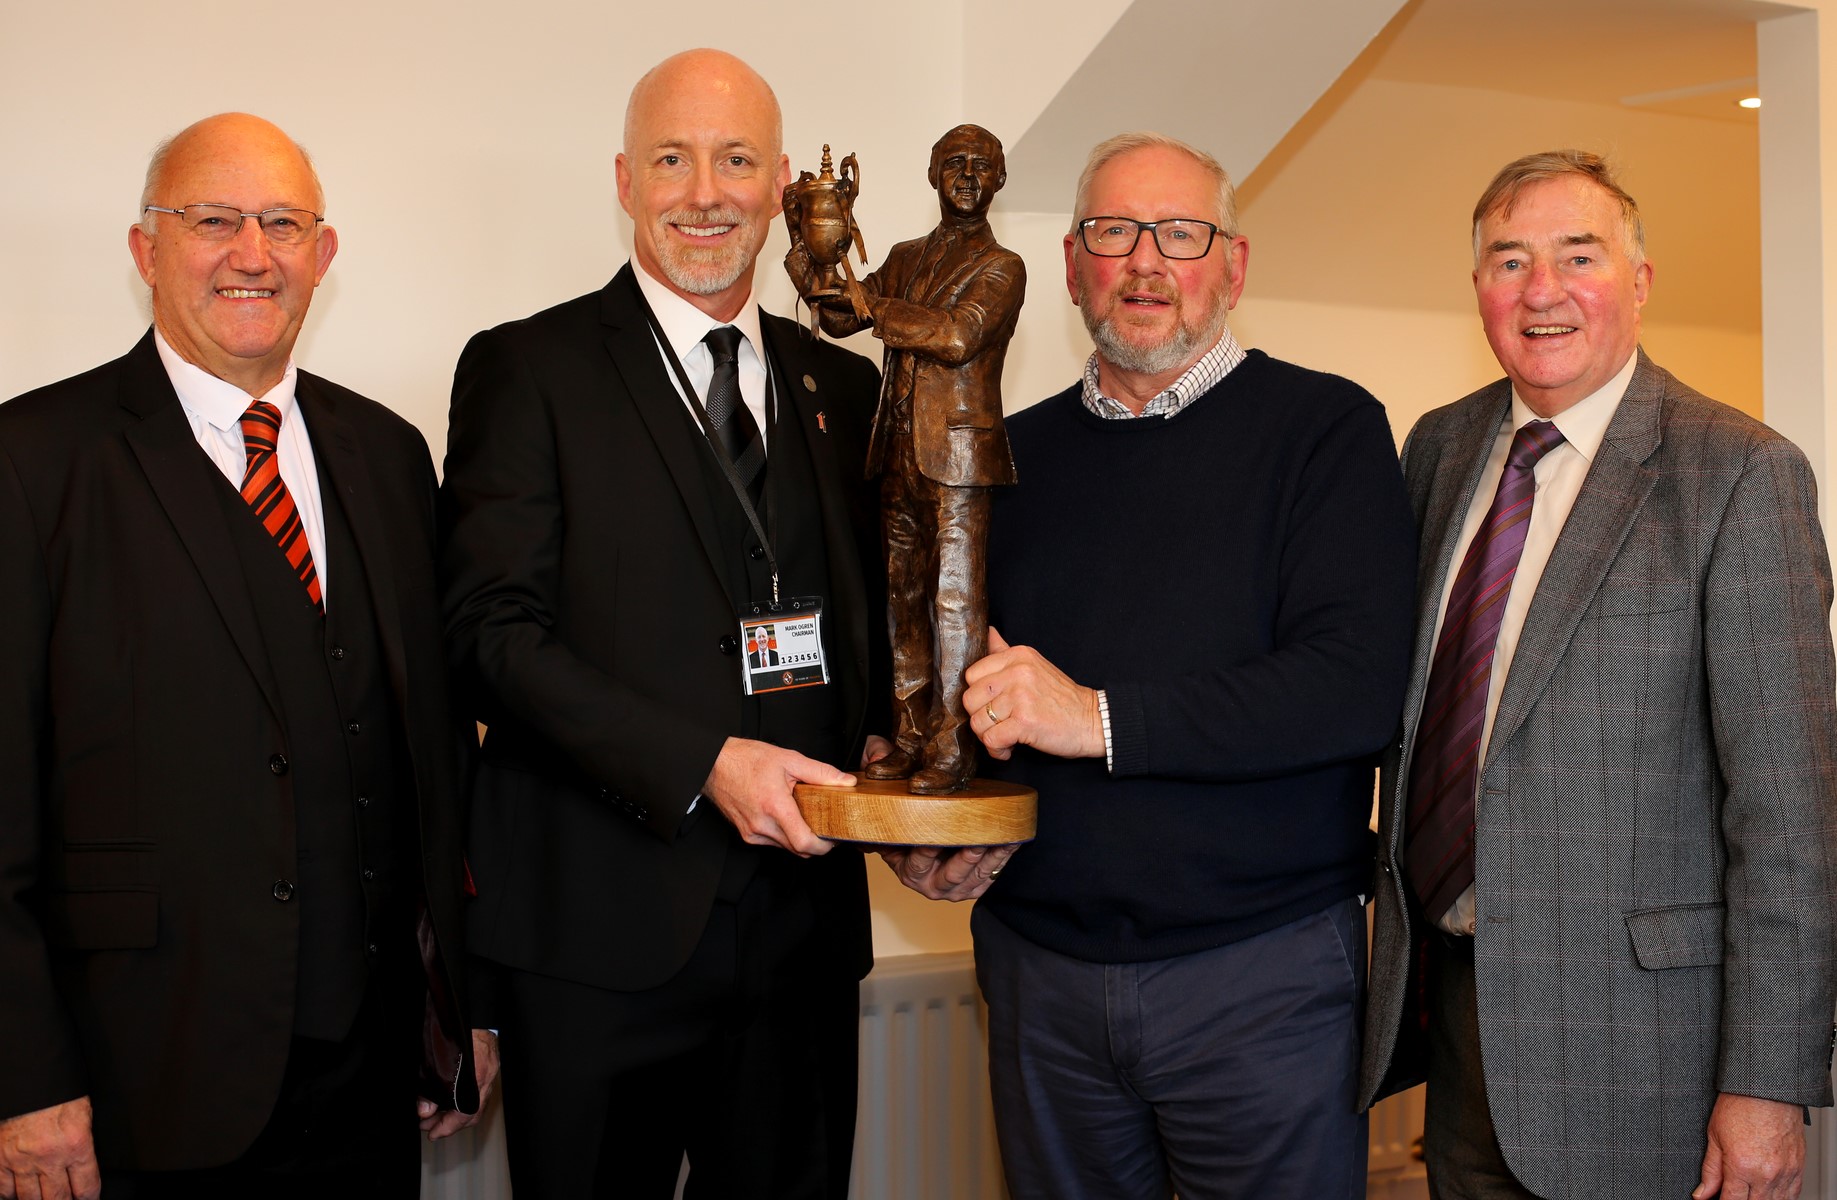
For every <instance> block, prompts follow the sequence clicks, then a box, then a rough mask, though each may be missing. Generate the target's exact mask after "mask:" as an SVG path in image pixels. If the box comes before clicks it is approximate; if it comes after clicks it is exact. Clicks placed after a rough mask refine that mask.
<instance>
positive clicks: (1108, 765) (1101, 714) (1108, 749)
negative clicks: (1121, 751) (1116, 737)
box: [1097, 688, 1116, 771]
mask: <svg viewBox="0 0 1837 1200" xmlns="http://www.w3.org/2000/svg"><path fill="white" fill-rule="evenodd" d="M1097 719H1098V720H1099V721H1101V722H1103V769H1104V770H1106V771H1115V770H1116V745H1115V743H1114V742H1113V741H1112V740H1111V737H1110V693H1108V692H1106V691H1104V690H1103V689H1102V688H1098V689H1097Z"/></svg>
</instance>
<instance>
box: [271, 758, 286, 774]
mask: <svg viewBox="0 0 1837 1200" xmlns="http://www.w3.org/2000/svg"><path fill="white" fill-rule="evenodd" d="M268 769H269V770H270V771H272V772H274V773H275V774H276V775H285V774H287V756H286V755H285V754H270V755H269V756H268Z"/></svg>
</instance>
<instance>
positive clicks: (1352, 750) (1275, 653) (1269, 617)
mask: <svg viewBox="0 0 1837 1200" xmlns="http://www.w3.org/2000/svg"><path fill="white" fill-rule="evenodd" d="M1235 207H1236V205H1235V201H1234V197H1233V194H1232V190H1231V184H1230V181H1229V179H1228V178H1227V177H1226V175H1225V172H1224V170H1223V169H1222V168H1221V167H1220V166H1219V165H1218V163H1217V162H1216V161H1214V160H1213V159H1212V158H1211V157H1209V156H1208V155H1205V154H1203V153H1201V152H1200V151H1197V150H1194V149H1193V148H1191V147H1189V146H1186V145H1183V144H1181V143H1179V142H1175V141H1173V140H1172V139H1168V138H1163V137H1160V136H1158V135H1153V134H1124V135H1122V136H1119V137H1115V138H1111V139H1110V140H1108V141H1106V142H1104V143H1102V144H1101V145H1099V146H1098V147H1097V148H1096V149H1095V150H1094V151H1093V152H1092V155H1091V159H1090V161H1089V163H1088V164H1087V166H1086V167H1085V170H1084V173H1083V175H1082V176H1081V177H1080V179H1079V184H1078V195H1077V201H1076V208H1075V210H1074V216H1075V224H1074V226H1073V228H1072V231H1071V232H1070V233H1069V234H1067V235H1066V238H1065V262H1066V283H1067V285H1068V286H1069V288H1070V290H1071V294H1072V299H1073V301H1074V302H1075V303H1076V304H1077V305H1078V306H1079V307H1080V308H1081V309H1082V310H1083V315H1084V321H1085V325H1086V327H1087V328H1089V330H1090V331H1091V336H1092V339H1093V341H1094V342H1095V343H1096V347H1097V350H1096V353H1095V354H1094V355H1093V356H1092V357H1091V359H1090V361H1089V363H1088V364H1087V366H1086V368H1085V373H1084V378H1083V380H1082V382H1080V383H1079V384H1077V385H1074V386H1073V387H1071V388H1069V389H1067V390H1066V391H1065V392H1063V393H1061V394H1059V395H1058V396H1055V397H1053V398H1051V399H1049V400H1047V401H1045V402H1044V403H1042V404H1039V405H1037V406H1035V407H1034V408H1032V409H1030V410H1028V411H1026V412H1023V413H1021V414H1019V415H1017V416H1016V417H1014V418H1013V419H1012V420H1011V421H1010V422H1009V431H1010V435H1011V438H1012V441H1013V446H1014V456H1015V463H1016V467H1017V469H1018V471H1019V475H1020V480H1021V482H1020V484H1019V485H1018V486H1017V487H1015V488H1012V489H1006V490H1004V492H1003V493H1002V494H1000V495H999V496H998V497H997V499H996V502H995V511H994V518H993V522H992V532H991V538H990V546H989V590H990V611H991V620H992V624H993V625H994V627H995V628H994V629H992V630H991V632H990V637H989V643H990V647H991V649H992V653H991V654H990V655H989V656H988V657H987V658H985V659H983V660H982V661H980V662H978V663H976V664H974V665H973V666H971V667H970V669H969V672H968V674H967V679H968V687H967V690H966V694H965V707H966V709H967V710H968V711H969V712H970V713H971V714H972V726H973V728H974V729H975V732H976V734H977V735H978V736H979V737H980V738H981V739H982V741H983V744H984V745H985V746H986V747H987V748H988V750H989V752H990V754H991V755H992V756H993V757H994V758H995V759H997V760H999V761H998V764H997V771H998V773H999V774H1001V775H1003V776H1004V777H1006V778H1009V779H1014V780H1017V781H1021V782H1024V783H1027V784H1029V785H1031V786H1033V787H1035V788H1037V789H1038V790H1039V793H1040V818H1039V837H1038V839H1037V840H1036V841H1035V842H1034V843H1033V844H1032V845H1029V846H1027V847H1025V848H1023V849H1022V850H1021V851H1020V852H1019V853H1017V854H1016V855H1015V856H1014V857H1013V859H1012V860H1011V862H1009V863H1008V864H1007V865H1005V866H1003V865H1001V864H999V863H996V864H995V866H994V867H993V870H996V871H1000V872H1002V877H1001V878H1000V879H999V880H998V881H996V884H995V886H993V887H992V888H990V889H989V890H988V892H987V894H986V898H985V899H984V900H983V902H982V904H981V905H979V906H978V908H977V910H976V913H975V915H974V917H973V925H972V927H973V930H974V934H975V940H976V965H977V971H978V974H979V977H980V979H981V982H982V988H983V992H984V994H985V995H986V997H987V999H988V1003H989V1050H990V1075H991V1078H992V1082H993V1085H994V1094H995V1115H996V1122H997V1128H998V1130H999V1135H1000V1141H1001V1152H1002V1160H1003V1164H1004V1167H1005V1169H1006V1171H1007V1174H1008V1186H1009V1190H1010V1191H1011V1192H1012V1194H1013V1195H1014V1196H1015V1197H1017V1198H1023V1197H1034V1196H1039V1197H1054V1198H1057V1200H1066V1198H1070V1197H1080V1196H1112V1195H1128V1196H1147V1195H1154V1194H1161V1195H1165V1194H1166V1193H1167V1192H1168V1191H1170V1190H1177V1191H1178V1193H1179V1195H1180V1196H1181V1197H1182V1200H1204V1198H1206V1197H1222V1196H1258V1197H1262V1198H1264V1200H1268V1198H1272V1197H1289V1196H1293V1197H1307V1198H1308V1200H1325V1198H1329V1197H1342V1196H1343V1197H1353V1196H1362V1195H1363V1194H1364V1186H1365V1184H1364V1180H1365V1122H1364V1119H1363V1118H1362V1117H1361V1116H1359V1115H1358V1113H1357V1096H1356V1095H1355V1085H1356V1083H1357V1079H1358V1067H1359V1019H1360V1008H1361V1005H1362V1001H1363V990H1364V978H1365V926H1364V920H1363V912H1362V905H1363V902H1364V899H1363V895H1362V893H1364V892H1366V891H1367V890H1368V888H1369V881H1370V879H1371V872H1372V841H1371V835H1370V832H1369V830H1368V820H1369V816H1370V811H1371V797H1372V771H1373V762H1374V756H1375V754H1376V753H1377V751H1378V750H1379V749H1380V748H1382V747H1383V746H1384V745H1385V744H1386V743H1387V742H1388V741H1389V740H1390V739H1391V737H1392V735H1393V734H1394V733H1395V731H1396V728H1397V721H1398V716H1399V711H1400V709H1401V706H1402V699H1403V688H1404V683H1405V672H1406V668H1407V664H1408V655H1409V647H1410V626H1411V602H1412V594H1413V581H1414V578H1415V563H1416V558H1415V535H1414V528H1413V522H1412V520H1411V516H1410V509H1409V505H1408V503H1407V502H1406V500H1405V497H1404V492H1403V484H1402V478H1401V475H1400V473H1399V471H1398V467H1397V458H1396V454H1395V451H1394V448H1393V443H1392V441H1391V434H1390V429H1389V426H1388V424H1387V422H1386V420H1385V416H1384V410H1383V409H1382V408H1381V407H1380V406H1379V405H1378V403H1377V401H1375V400H1374V399H1373V398H1372V397H1371V396H1370V395H1369V394H1368V393H1366V392H1365V391H1364V390H1363V389H1361V388H1359V387H1358V386H1356V385H1355V384H1352V383H1350V382H1348V381H1347V380H1344V379H1340V378H1337V377H1334V376H1331V375H1323V374H1319V373H1316V372H1313V371H1308V370H1304V369H1302V368H1300V367H1296V366H1292V365H1290V364H1288V363H1284V362H1280V361H1277V360H1276V359H1273V358H1270V357H1268V356H1267V355H1265V354H1263V353H1261V352H1260V351H1255V350H1252V351H1249V352H1246V351H1244V350H1243V349H1241V348H1240V347H1239V346H1238V344H1237V342H1236V340H1235V339H1234V338H1233V337H1232V335H1231V332H1230V330H1229V329H1228V328H1227V326H1226V317H1227V314H1228V313H1229V311H1230V309H1231V308H1232V307H1233V306H1234V305H1235V304H1236V302H1237V299H1238V296H1239V294H1240V293H1241V292H1242V290H1243V286H1244V273H1245V264H1246V261H1247V258H1248V243H1247V242H1246V241H1245V239H1244V238H1243V237H1242V236H1241V235H1240V234H1239V233H1238V232H1237V225H1236V212H1235ZM1003 635H1005V639H1006V640H1004V636H1003ZM1009 643H1012V645H1010V644H1009ZM991 861H992V856H985V857H984V858H983V859H982V860H981V863H980V864H979V866H978V867H977V868H976V869H974V870H973V871H971V872H970V874H971V876H972V879H971V880H970V881H969V882H971V883H972V885H973V883H974V879H973V876H974V875H976V874H987V873H989V872H990V870H991V868H990V867H989V865H988V864H989V863H990V862H991ZM958 865H959V864H953V863H946V864H942V867H943V869H939V865H936V864H927V863H923V862H919V861H917V860H911V861H909V863H908V866H909V867H913V868H916V867H921V866H931V867H932V872H931V873H932V874H933V875H935V876H937V877H938V879H937V880H935V881H932V884H931V886H932V887H933V889H934V890H935V889H936V888H938V887H939V886H940V885H941V882H942V880H943V879H944V878H947V877H950V876H951V875H953V874H957V873H960V872H956V871H953V870H952V868H954V867H956V866H958Z"/></svg>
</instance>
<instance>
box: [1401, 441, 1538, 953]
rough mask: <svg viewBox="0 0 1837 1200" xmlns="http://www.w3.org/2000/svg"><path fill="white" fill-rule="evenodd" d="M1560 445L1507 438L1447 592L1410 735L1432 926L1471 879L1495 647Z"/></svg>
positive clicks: (1422, 887)
mask: <svg viewBox="0 0 1837 1200" xmlns="http://www.w3.org/2000/svg"><path fill="white" fill-rule="evenodd" d="M1562 440H1563V432H1562V430H1560V429H1558V428H1557V427H1556V426H1554V425H1552V424H1551V423H1550V422H1548V421H1532V422H1531V423H1530V424H1528V425H1526V426H1525V427H1524V428H1522V429H1520V430H1519V431H1518V432H1517V434H1516V435H1514V436H1513V438H1512V448H1511V450H1510V452H1508V453H1507V454H1506V456H1505V470H1504V471H1502V472H1501V473H1500V475H1499V490H1498V492H1496V493H1494V495H1493V503H1492V507H1491V508H1489V509H1487V510H1486V519H1485V520H1484V521H1482V522H1481V523H1480V529H1479V532H1477V533H1475V534H1474V537H1473V542H1472V543H1471V544H1470V545H1469V546H1468V547H1467V557H1466V558H1464V559H1462V560H1461V570H1460V573H1459V574H1458V575H1456V576H1455V578H1454V587H1453V589H1452V590H1451V591H1449V593H1448V608H1447V612H1446V615H1445V616H1443V618H1442V632H1441V639H1440V640H1439V641H1437V642H1436V643H1435V662H1434V664H1433V665H1432V666H1430V668H1429V686H1428V690H1427V692H1426V693H1425V695H1424V696H1423V701H1422V721H1421V723H1420V724H1419V725H1418V726H1417V730H1416V752H1415V757H1414V759H1413V760H1412V762H1411V764H1410V810H1409V821H1408V824H1407V825H1406V827H1405V828H1406V837H1405V840H1404V848H1403V861H1404V868H1405V870H1407V871H1408V872H1409V879H1410V885H1411V887H1412V888H1413V889H1414V890H1415V892H1416V897H1417V899H1418V900H1420V901H1421V902H1422V912H1423V915H1424V916H1425V917H1426V918H1428V919H1429V920H1431V921H1435V920H1438V919H1440V917H1441V915H1442V914H1443V913H1445V912H1447V911H1448V909H1449V907H1450V906H1451V905H1453V903H1454V902H1455V901H1456V900H1458V899H1460V896H1461V893H1462V892H1464V891H1466V890H1467V889H1468V887H1469V886H1470V885H1472V883H1473V801H1474V790H1475V788H1476V787H1477V786H1478V777H1479V769H1480V761H1479V758H1480V734H1481V732H1482V731H1483V730H1484V729H1485V726H1486V693H1487V688H1488V686H1489V685H1490V684H1491V682H1492V674H1493V648H1494V647H1495V646H1496V645H1497V643H1498V641H1499V622H1500V621H1501V620H1502V619H1503V618H1504V616H1505V601H1506V598H1507V597H1508V596H1510V595H1511V592H1512V577H1513V576H1514V575H1516V574H1517V573H1518V558H1519V555H1521V554H1522V553H1524V537H1525V533H1526V531H1527V530H1528V529H1529V528H1530V525H1531V504H1532V501H1533V500H1535V499H1536V494H1537V480H1536V478H1535V477H1534V476H1533V475H1532V474H1531V471H1532V468H1534V467H1535V466H1537V461H1538V460H1539V459H1541V458H1542V457H1543V456H1544V455H1545V454H1547V453H1549V452H1550V451H1551V450H1554V449H1555V448H1556V447H1557V446H1558V445H1559V444H1561V443H1562Z"/></svg>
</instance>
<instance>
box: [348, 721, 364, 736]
mask: <svg viewBox="0 0 1837 1200" xmlns="http://www.w3.org/2000/svg"><path fill="white" fill-rule="evenodd" d="M345 728H346V729H348V730H350V731H351V732H352V733H354V734H356V733H362V732H363V731H364V727H363V726H362V725H360V724H358V723H357V722H356V721H352V722H351V723H350V724H349V725H346V726H345Z"/></svg>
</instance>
